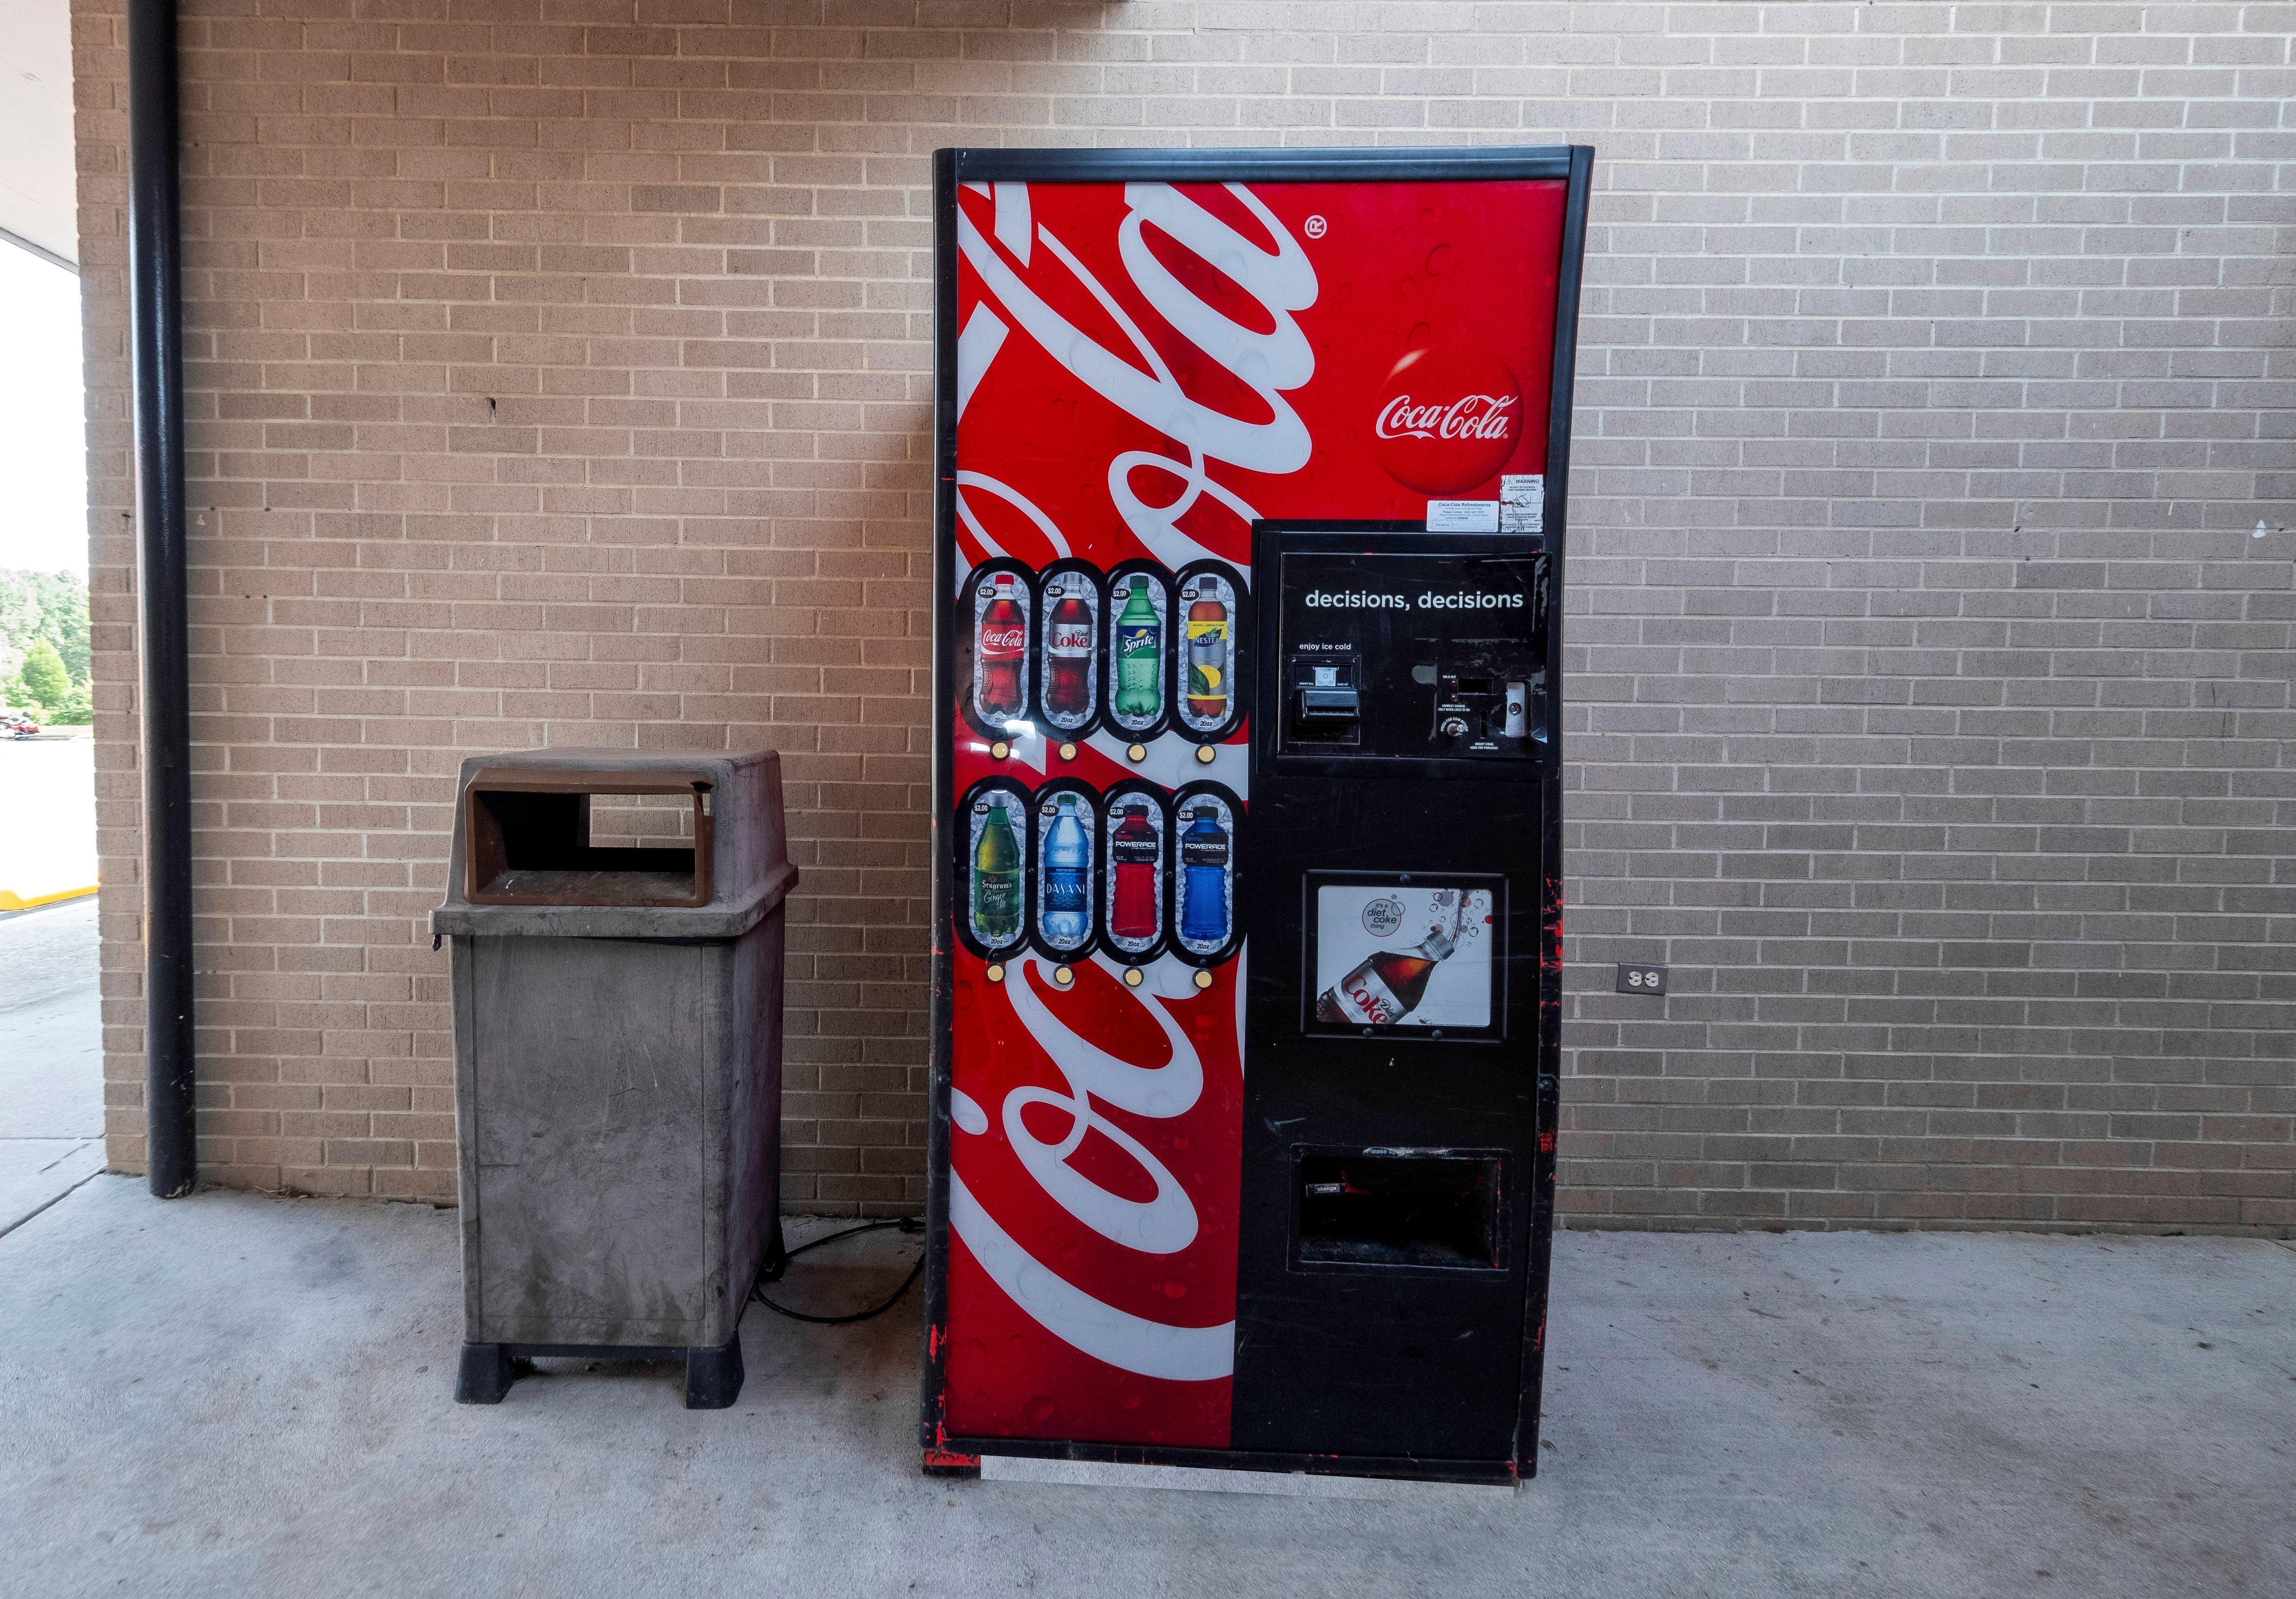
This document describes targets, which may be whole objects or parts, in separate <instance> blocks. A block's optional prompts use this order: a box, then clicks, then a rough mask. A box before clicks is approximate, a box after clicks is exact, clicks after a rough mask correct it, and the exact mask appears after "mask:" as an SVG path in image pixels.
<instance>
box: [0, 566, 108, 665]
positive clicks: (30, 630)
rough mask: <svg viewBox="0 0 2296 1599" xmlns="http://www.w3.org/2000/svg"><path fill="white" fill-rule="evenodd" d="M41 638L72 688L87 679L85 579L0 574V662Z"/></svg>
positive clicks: (64, 574)
mask: <svg viewBox="0 0 2296 1599" xmlns="http://www.w3.org/2000/svg"><path fill="white" fill-rule="evenodd" d="M36 638H45V639H46V640H47V641H48V642H49V643H50V644H53V645H54V646H55V650H56V653H57V654H58V655H60V656H61V657H62V658H63V663H64V670H65V671H66V672H67V673H68V674H70V677H71V680H72V681H73V682H74V683H86V681H87V680H88V623H87V579H86V578H82V577H79V576H78V575H76V574H74V573H71V572H28V571H0V660H14V659H16V658H18V657H19V656H20V655H21V652H23V651H25V650H28V649H29V648H30V647H31V644H32V641H33V640H34V639H36Z"/></svg>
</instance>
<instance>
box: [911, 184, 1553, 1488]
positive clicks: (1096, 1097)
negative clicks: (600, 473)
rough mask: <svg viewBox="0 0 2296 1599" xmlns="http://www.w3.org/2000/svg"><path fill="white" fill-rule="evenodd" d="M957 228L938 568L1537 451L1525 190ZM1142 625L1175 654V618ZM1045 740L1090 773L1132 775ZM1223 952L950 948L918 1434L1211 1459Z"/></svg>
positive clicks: (1293, 505)
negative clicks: (1097, 1445) (931, 1294)
mask: <svg viewBox="0 0 2296 1599" xmlns="http://www.w3.org/2000/svg"><path fill="white" fill-rule="evenodd" d="M957 212H958V214H957V217H956V224H955V226H956V253H957V260H956V277H957V283H956V296H957V305H956V319H955V406H956V409H957V414H958V421H957V437H956V471H955V527H954V529H953V532H954V537H955V542H956V553H957V560H956V562H955V566H956V571H957V576H958V578H959V580H960V581H964V580H965V579H966V578H968V577H969V576H970V574H971V573H972V571H974V570H977V569H978V567H979V566H980V563H981V562H986V561H990V560H993V559H996V557H999V556H1005V557H1011V558H1013V559H1015V560H1018V561H1021V562H1026V563H1027V564H1028V565H1029V566H1030V567H1032V568H1035V569H1037V570H1042V569H1044V568H1045V567H1046V566H1049V565H1050V564H1051V563H1052V562H1055V561H1057V560H1061V559H1063V558H1077V559H1080V560H1083V561H1087V562H1091V563H1092V564H1093V565H1094V566H1095V567H1096V568H1098V569H1099V570H1102V571H1103V572H1106V571H1109V570H1111V569H1112V568H1114V567H1116V566H1117V565H1118V564H1119V562H1126V561H1146V562H1154V563H1155V564H1156V566H1157V567H1158V568H1159V569H1160V570H1162V571H1163V572H1164V573H1166V574H1168V575H1169V574H1172V573H1177V571H1179V570H1180V569H1182V568H1183V567H1185V566H1187V565H1189V564H1190V563H1192V562H1197V561H1201V560H1205V559H1217V560H1218V561H1222V562H1226V563H1228V564H1229V565H1230V566H1232V567H1234V568H1236V569H1238V570H1239V571H1240V573H1241V575H1242V577H1243V578H1244V579H1245V581H1246V582H1247V583H1249V582H1250V581H1251V580H1252V578H1253V576H1254V575H1253V574H1252V573H1251V571H1250V569H1249V564H1248V563H1249V562H1250V558H1251V534H1250V529H1251V522H1252V521H1253V520H1254V519H1255V518H1259V517H1267V518H1303V517H1310V516H1331V517H1348V518H1391V519H1401V520H1411V521H1416V520H1420V519H1423V517H1424V516H1425V515H1426V513H1427V501H1428V499H1429V497H1430V496H1439V497H1455V496H1466V497H1483V498H1489V499H1492V500H1494V501H1496V500H1497V497H1498V495H1499V492H1500V481H1499V480H1500V479H1501V478H1502V477H1503V476H1506V475H1521V474H1526V473H1540V472H1544V471H1546V413H1547V396H1548V391H1549V357H1548V351H1549V349H1550V348H1551V345H1552V342H1553V339H1552V332H1553V316H1554V285H1555V276H1556V273H1557V270H1558V263H1559V258H1560V241H1561V234H1562V212H1563V185H1562V183H1561V182H1559V181H1557V182H1545V183H1541V182H1513V181H1505V182H1500V181H1482V182H1464V181H1463V182H1447V183H1385V184H1382V183H1358V184H1333V183H1317V184H1287V183H1268V184H1249V185H1245V184H1182V185H1172V184H1095V183H1060V184H1018V183H999V184H969V185H965V186H964V187H963V188H962V189H961V190H960V192H959V193H958V195H957ZM1415 351H1426V352H1428V353H1427V354H1425V355H1423V356H1422V357H1420V359H1419V360H1418V361H1416V362H1414V363H1411V364H1409V365H1405V358H1406V357H1408V356H1411V355H1412V354H1413V353H1414V352H1415ZM1478 354H1479V355H1480V356H1483V357H1488V365H1485V366H1481V367H1479V366H1477V365H1476V364H1475V362H1474V361H1473V360H1472V359H1470V358H1469V357H1470V356H1472V355H1478ZM1494 373H1499V374H1503V375H1493V374H1494ZM1437 380H1440V381H1437ZM1477 397H1480V398H1477ZM1431 410H1432V411H1434V413H1435V414H1434V415H1433V416H1432V417H1430V415H1429V413H1430V411H1431ZM1422 433H1424V434H1425V435H1426V437H1425V438H1421V437H1418V435H1420V434H1422ZM1236 598H1237V602H1238V603H1239V604H1246V603H1249V601H1248V598H1247V596H1245V595H1242V594H1239V595H1237V596H1236ZM1123 603H1124V596H1123V595H1122V594H1120V593H1119V592H1117V591H1116V589H1115V587H1114V586H1111V588H1110V590H1109V592H1108V594H1107V596H1106V599H1105V603H1104V605H1103V611H1102V613H1101V621H1102V626H1103V641H1104V642H1103V644H1102V646H1101V649H1102V652H1103V671H1108V672H1110V673H1111V676H1109V677H1108V678H1106V679H1105V680H1104V683H1103V695H1106V694H1107V693H1111V692H1112V691H1113V690H1114V688H1115V687H1116V683H1115V679H1114V676H1113V673H1112V668H1113V667H1114V666H1115V664H1116V663H1115V661H1114V660H1113V659H1112V658H1111V654H1110V651H1111V645H1112V643H1113V639H1112V635H1113V633H1114V631H1115V627H1116V622H1115V618H1116V615H1117V613H1118V612H1119V611H1120V609H1121V607H1122V606H1123ZM1156 609H1157V611H1158V613H1159V614H1158V622H1159V625H1160V628H1161V636H1160V647H1161V648H1162V649H1163V650H1165V651H1179V650H1184V649H1185V645H1186V639H1185V626H1186V616H1185V612H1186V609H1187V607H1186V606H1185V604H1182V603H1178V602H1177V598H1174V599H1171V600H1170V601H1169V603H1168V604H1166V605H1160V606H1158V607H1157V608H1156ZM1174 664H1175V665H1176V666H1177V667H1179V668H1181V669H1177V670H1173V671H1169V672H1164V673H1162V674H1160V694H1177V695H1179V696H1181V697H1182V698H1185V694H1186V692H1187V687H1188V680H1187V674H1186V672H1185V663H1184V662H1177V661H1176V662H1175V663H1174ZM1250 709H1251V708H1250V707H1246V708H1245V710H1246V713H1247V714H1248V713H1249V711H1250ZM1162 714H1169V715H1172V716H1173V717H1175V719H1176V720H1177V719H1181V718H1182V717H1184V716H1185V706H1181V707H1169V706H1167V707H1164V708H1163V713H1162ZM1021 748H1022V747H1021V745H1019V744H1016V745H1015V746H1014V749H1015V752H1016V754H1017V753H1018V752H1019V751H1020V750H1021ZM1036 748H1037V750H1041V749H1042V746H1041V744H1039V745H1037V746H1036ZM1080 751H1081V752H1080V755H1079V758H1078V761H1077V762H1076V763H1074V765H1073V766H1072V767H1069V768H1066V770H1069V771H1071V772H1073V773H1074V775H1078V776H1081V777H1084V778H1086V779H1087V780H1089V781H1092V782H1094V783H1097V784H1099V785H1101V786H1103V787H1105V786H1106V784H1107V783H1109V782H1111V781H1114V780H1116V779H1117V778H1118V777H1119V776H1134V775H1141V774H1142V773H1147V774H1149V775H1154V774H1156V773H1158V772H1160V771H1164V770H1166V769H1167V768H1166V767H1161V766H1159V765H1158V764H1157V762H1158V760H1159V759H1160V758H1159V757H1157V756H1154V755H1152V756H1151V758H1150V764H1149V765H1148V766H1147V767H1139V768H1134V769H1132V770H1129V771H1128V770H1127V767H1126V763H1125V761H1124V760H1123V758H1122V754H1121V750H1120V746H1119V747H1118V753H1117V754H1116V755H1115V756H1114V757H1113V758H1111V757H1109V756H1107V755H1105V754H1104V753H1103V752H1099V751H1096V750H1094V749H1093V748H1092V747H1090V746H1089V745H1085V746H1080ZM1187 772H1188V766H1187V765H1184V764H1181V763H1179V762H1174V763H1171V764H1170V765H1169V774H1170V775H1169V776H1168V777H1164V778H1160V779H1159V780H1160V781H1163V782H1165V783H1168V785H1170V786H1177V785H1178V784H1179V783H1185V782H1186V781H1187V780H1188V779H1187V775H1186V774H1187ZM990 775H996V766H995V763H993V762H992V761H990V760H989V758H988V754H987V753H986V751H985V750H982V749H976V748H974V747H973V746H972V743H970V742H967V741H964V740H960V741H959V748H958V750H956V751H955V782H956V788H957V791H960V792H962V791H964V789H965V787H966V786H967V785H968V784H970V783H974V782H976V781H978V780H980V779H981V778H984V777H987V776H990ZM1007 775H1010V774H1007ZM1240 798H1241V799H1242V800H1244V801H1247V802H1248V799H1249V796H1248V795H1242V796H1240ZM1236 820H1237V818H1236V816H1235V815H1234V812H1233V810H1230V811H1228V813H1227V814H1226V817H1225V819H1224V822H1223V824H1222V828H1223V831H1224V832H1226V833H1227V834H1228V835H1229V836H1230V837H1231V838H1232V837H1233V832H1234V823H1235V821H1236ZM1186 825H1187V824H1185V822H1184V821H1181V820H1179V819H1178V818H1177V816H1176V817H1175V818H1174V820H1173V822H1172V824H1171V829H1172V831H1171V832H1170V833H1169V834H1168V835H1167V836H1168V839H1169V840H1172V843H1171V845H1170V846H1169V847H1170V848H1172V849H1174V852H1175V853H1176V854H1181V853H1184V852H1185V845H1184V844H1181V843H1180V842H1179V841H1178V840H1179V837H1180V835H1182V834H1184V833H1185V830H1186ZM1103 836H1104V834H1103ZM1198 852H1199V853H1200V854H1201V853H1204V849H1203V847H1201V846H1200V848H1199V851H1198ZM1217 870H1218V872H1220V873H1222V874H1223V876H1222V881H1223V884H1224V885H1226V884H1227V883H1229V882H1231V881H1232V878H1230V877H1228V876H1227V875H1226V874H1227V873H1231V872H1232V870H1233V868H1232V867H1230V866H1226V865H1223V866H1221V867H1219V868H1218V869H1217ZM1171 871H1172V874H1173V878H1174V880H1175V881H1176V882H1177V883H1182V884H1184V883H1185V873H1186V864H1185V861H1184V860H1177V859H1176V860H1173V861H1172V862H1171ZM1177 891H1179V892H1182V893H1185V887H1181V888H1180V889H1179V890H1177ZM1207 903H1209V902H1207ZM1174 908H1175V912H1176V913H1177V912H1178V911H1179V910H1180V908H1181V907H1179V906H1175V907H1174ZM1200 908H1201V907H1200ZM1220 909H1221V913H1222V914H1224V915H1226V916H1227V917H1229V918H1231V919H1232V918H1233V915H1234V906H1233V904H1232V903H1229V904H1227V905H1226V906H1222V907H1220ZM1178 919H1179V918H1178V916H1177V914H1176V915H1175V917H1174V921H1175V922H1177V921H1178ZM1231 925H1232V922H1231ZM1223 947H1226V946H1224V945H1214V946H1212V953H1211V954H1209V955H1198V956H1195V957H1194V958H1207V959H1209V958H1215V957H1216V956H1217V953H1218V950H1219V949H1220V948H1223ZM1184 948H1185V945H1184ZM1248 953H1249V952H1247V951H1243V950H1240V949H1239V950H1237V951H1236V953H1235V954H1234V955H1233V956H1231V957H1229V958H1226V959H1225V960H1223V961H1222V962H1221V964H1218V965H1216V966H1213V967H1211V968H1210V970H1209V973H1208V975H1209V978H1210V987H1208V988H1198V987H1196V986H1195V981H1194V979H1195V975H1196V974H1195V973H1194V972H1193V971H1191V970H1189V969H1187V968H1186V967H1185V966H1183V965H1182V964H1179V962H1178V960H1177V958H1176V957H1173V956H1168V957H1166V958H1165V959H1163V960H1160V961H1158V962H1155V963H1152V964H1150V965H1148V966H1147V967H1145V968H1144V973H1145V974H1146V975H1145V979H1144V984H1143V986H1141V987H1140V988H1128V987H1127V986H1126V985H1125V984H1124V983H1123V982H1122V980H1120V976H1119V971H1118V968H1117V967H1116V965H1115V964H1113V963H1108V962H1103V960H1102V959H1101V958H1100V957H1097V956H1095V957H1093V958H1091V959H1078V960H1075V961H1074V962H1072V963H1071V964H1072V966H1073V969H1074V982H1073V984H1072V986H1071V987H1070V988H1068V989H1066V990H1062V989H1060V988H1057V986H1056V985H1054V983H1053V982H1052V981H1051V979H1050V975H1049V972H1050V966H1049V964H1047V963H1046V962H1045V961H1044V960H1043V959H1042V958H1041V957H1039V956H1037V955H1024V956H1022V957H1020V958H1018V959H1015V960H1012V961H1010V962H1008V963H1007V964H1006V968H1005V981H1004V982H1002V983H991V982H989V981H988V980H987V979H986V977H985V974H984V972H985V965H986V963H985V962H982V961H980V959H978V958H977V957H975V956H973V955H970V954H967V953H965V952H964V951H962V950H959V951H957V952H956V953H955V955H954V956H953V957H952V959H953V964H952V967H951V973H950V975H951V982H952V994H951V1005H952V1012H953V1021H952V1029H951V1035H950V1057H949V1071H950V1087H951V1094H950V1106H951V1116H952V1122H953V1127H954V1128H955V1130H954V1132H953V1133H952V1135H951V1140H952V1142H951V1150H950V1172H949V1185H948V1186H949V1204H948V1218H949V1222H950V1226H951V1231H952V1234H953V1235H954V1236H953V1239H952V1242H951V1245H950V1250H949V1264H948V1275H947V1292H946V1294H945V1297H944V1301H943V1302H944V1310H945V1315H946V1318H947V1319H946V1324H944V1325H941V1326H938V1327H936V1328H935V1329H934V1330H933V1337H934V1339H935V1340H936V1347H937V1349H939V1351H940V1353H941V1356H942V1359H943V1366H942V1373H943V1382H944V1387H943V1415H942V1416H941V1420H940V1425H941V1426H942V1427H943V1428H944V1429H945V1430H946V1431H947V1433H948V1434H950V1435H954V1436H963V1435H967V1434H972V1435H981V1436H1003V1437H1028V1438H1043V1439H1079V1440H1083V1439H1100V1440H1106V1441H1111V1442H1132V1443H1142V1444H1152V1443H1161V1444H1168V1445H1187V1446H1194V1447H1220V1446H1222V1445H1225V1444H1226V1441H1227V1402H1228V1375H1229V1373H1230V1371H1231V1370H1232V1369H1233V1364H1234V1325H1233V1322H1234V1304H1235V1267H1236V1261H1235V1240H1236V1234H1235V1197H1236V1193H1237V1184H1238V1178H1239V1173H1238V1161H1239V1159H1240V1149H1241V1136H1242V1129H1241V1127H1240V1124H1239V1121H1238V1118H1239V1116H1240V1114H1241V1107H1242V1031H1241V1021H1240V1014H1239V1011H1238V996H1239V992H1240V979H1241V974H1242V968H1243V965H1244V964H1245V961H1246V959H1247V958H1248ZM1447 964H1450V963H1447ZM1344 970H1345V969H1344V968H1342V969H1341V971H1342V972H1344Z"/></svg>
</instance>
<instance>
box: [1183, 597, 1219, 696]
mask: <svg viewBox="0 0 2296 1599" xmlns="http://www.w3.org/2000/svg"><path fill="white" fill-rule="evenodd" d="M1182 598H1184V599H1185V600H1187V601H1188V602H1189V603H1188V715H1189V717H1191V718H1193V720H1194V721H1195V722H1197V723H1198V724H1200V725H1201V726H1206V727H1211V726H1218V724H1219V723H1221V722H1223V721H1225V720H1226V718H1227V676H1228V673H1227V640H1228V614H1227V605H1226V603H1225V602H1223V601H1222V600H1221V599H1220V597H1219V590H1218V587H1216V586H1214V585H1213V583H1212V581H1211V579H1210V578H1203V579H1201V581H1199V582H1195V583H1191V584H1189V585H1188V587H1187V591H1186V593H1185V594H1183V595H1182Z"/></svg>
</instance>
